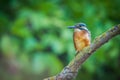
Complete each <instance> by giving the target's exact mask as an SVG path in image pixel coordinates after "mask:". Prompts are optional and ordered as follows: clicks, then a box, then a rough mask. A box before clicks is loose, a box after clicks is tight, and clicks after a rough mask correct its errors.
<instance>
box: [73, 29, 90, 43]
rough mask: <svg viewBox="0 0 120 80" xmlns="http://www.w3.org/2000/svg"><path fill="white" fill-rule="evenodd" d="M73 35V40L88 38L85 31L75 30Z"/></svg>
mask: <svg viewBox="0 0 120 80" xmlns="http://www.w3.org/2000/svg"><path fill="white" fill-rule="evenodd" d="M73 37H74V39H75V40H79V41H81V40H82V41H83V40H86V39H89V34H88V32H87V31H83V30H75V31H74V35H73Z"/></svg>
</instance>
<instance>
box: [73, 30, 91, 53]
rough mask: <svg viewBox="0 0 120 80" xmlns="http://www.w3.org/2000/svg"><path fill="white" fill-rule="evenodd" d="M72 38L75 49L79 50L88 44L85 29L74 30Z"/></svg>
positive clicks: (87, 35)
mask: <svg viewBox="0 0 120 80" xmlns="http://www.w3.org/2000/svg"><path fill="white" fill-rule="evenodd" d="M73 40H74V46H75V49H76V51H81V50H82V49H83V48H85V47H87V46H89V45H90V37H89V34H88V33H87V32H86V31H75V32H74V34H73Z"/></svg>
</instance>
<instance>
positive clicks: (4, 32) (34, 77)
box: [0, 0, 120, 80]
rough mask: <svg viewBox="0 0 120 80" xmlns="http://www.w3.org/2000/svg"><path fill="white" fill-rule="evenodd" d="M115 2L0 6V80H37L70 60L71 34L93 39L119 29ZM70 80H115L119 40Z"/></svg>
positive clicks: (119, 2)
mask: <svg viewBox="0 0 120 80" xmlns="http://www.w3.org/2000/svg"><path fill="white" fill-rule="evenodd" d="M119 19H120V0H89V1H87V0H0V80H42V79H43V78H46V77H49V76H53V75H56V74H57V73H59V72H60V71H61V70H62V68H63V67H64V66H66V65H67V64H68V63H69V62H70V61H71V60H72V58H73V57H74V56H75V50H74V45H73V40H72V34H73V30H69V29H67V26H71V25H74V24H76V23H79V22H84V23H86V24H87V25H88V29H89V30H90V31H91V34H92V41H93V39H94V38H95V37H96V36H98V35H100V34H101V33H103V32H105V31H106V30H108V29H109V28H111V27H112V26H114V25H116V24H118V23H120V20H119ZM75 80H120V36H117V37H115V38H113V39H112V40H110V41H109V42H108V43H107V44H105V45H104V46H102V47H101V48H100V49H99V50H97V51H96V52H95V54H93V55H92V56H91V57H89V59H87V61H86V62H85V63H84V64H83V66H82V68H81V69H80V70H79V74H78V76H77V78H76V79H75Z"/></svg>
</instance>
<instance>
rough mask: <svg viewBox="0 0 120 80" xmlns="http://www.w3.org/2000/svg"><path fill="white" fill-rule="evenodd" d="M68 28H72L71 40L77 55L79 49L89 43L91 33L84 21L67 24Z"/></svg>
mask: <svg viewBox="0 0 120 80" xmlns="http://www.w3.org/2000/svg"><path fill="white" fill-rule="evenodd" d="M68 28H70V29H74V33H73V41H74V47H75V50H76V55H77V54H78V53H79V52H80V51H81V50H83V49H84V48H85V47H88V46H89V45H90V43H91V34H90V31H89V30H88V29H87V26H86V24H85V23H78V24H76V25H74V26H69V27H68Z"/></svg>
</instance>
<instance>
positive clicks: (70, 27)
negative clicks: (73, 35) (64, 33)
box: [68, 26, 76, 29]
mask: <svg viewBox="0 0 120 80" xmlns="http://www.w3.org/2000/svg"><path fill="white" fill-rule="evenodd" d="M68 28H69V29H74V28H76V26H68Z"/></svg>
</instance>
